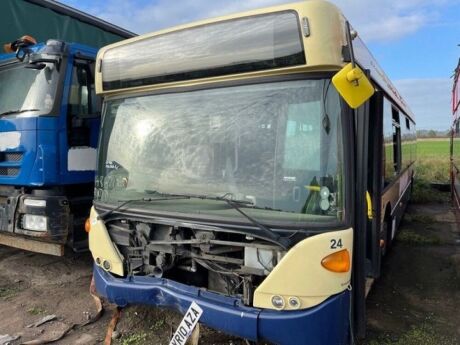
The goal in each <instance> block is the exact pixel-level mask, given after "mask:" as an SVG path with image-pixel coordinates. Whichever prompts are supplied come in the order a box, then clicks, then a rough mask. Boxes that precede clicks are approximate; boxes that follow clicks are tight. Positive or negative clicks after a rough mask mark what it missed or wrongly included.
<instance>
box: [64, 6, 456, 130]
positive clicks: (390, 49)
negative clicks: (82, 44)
mask: <svg viewBox="0 0 460 345" xmlns="http://www.w3.org/2000/svg"><path fill="white" fill-rule="evenodd" d="M61 2H63V3H65V4H67V5H70V6H72V7H75V8H78V9H79V10H82V11H84V12H88V13H90V14H92V15H95V16H97V17H100V18H102V19H104V20H107V21H109V22H111V23H114V24H116V25H119V26H121V27H123V28H125V29H128V30H131V31H133V32H136V33H139V34H142V33H146V32H151V31H155V30H158V29H161V28H165V27H169V26H174V25H177V24H182V23H187V22H191V21H194V20H198V19H203V18H209V17H212V16H218V15H224V14H229V13H232V12H238V11H243V10H248V9H253V8H258V7H264V6H268V5H273V4H280V3H289V2H292V1H285V0H61ZM332 2H334V3H335V4H337V5H338V6H339V7H340V8H341V9H342V11H343V12H344V13H345V15H346V16H347V17H348V18H349V20H350V22H351V23H352V25H353V26H354V27H355V28H356V29H357V31H358V33H359V35H360V36H361V37H362V38H363V39H364V41H365V42H366V44H367V45H368V47H369V48H370V50H371V52H372V53H373V54H374V56H375V57H376V59H377V60H378V61H379V63H380V64H381V65H382V67H383V69H384V70H385V72H386V73H387V74H388V76H389V77H390V79H392V80H393V82H394V83H395V85H396V87H397V88H398V90H399V91H400V92H401V94H402V95H403V97H404V98H405V99H406V101H407V103H408V104H409V106H410V107H411V109H412V111H413V112H414V114H415V116H416V119H417V126H418V128H419V129H437V130H443V129H448V128H449V126H450V121H451V105H450V103H451V89H452V79H451V76H452V73H453V70H454V68H455V67H456V65H457V61H458V59H459V57H460V47H458V46H457V45H458V44H460V0H431V1H428V0H342V1H340V0H333V1H332Z"/></svg>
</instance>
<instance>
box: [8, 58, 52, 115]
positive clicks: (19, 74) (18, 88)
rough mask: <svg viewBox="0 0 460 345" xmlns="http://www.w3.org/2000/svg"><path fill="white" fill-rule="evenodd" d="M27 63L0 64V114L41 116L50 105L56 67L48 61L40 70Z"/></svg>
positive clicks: (47, 111)
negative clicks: (28, 65) (29, 66)
mask: <svg viewBox="0 0 460 345" xmlns="http://www.w3.org/2000/svg"><path fill="white" fill-rule="evenodd" d="M26 66H27V65H26V64H22V63H17V64H8V65H5V66H0V115H10V114H12V115H19V114H23V115H24V116H30V113H29V112H32V115H35V114H40V115H43V114H48V113H49V112H50V111H51V109H52V108H53V105H54V98H55V94H56V86H57V82H58V78H59V77H58V72H57V71H56V68H55V66H54V65H53V64H47V66H46V67H45V68H43V69H41V70H39V69H32V68H26Z"/></svg>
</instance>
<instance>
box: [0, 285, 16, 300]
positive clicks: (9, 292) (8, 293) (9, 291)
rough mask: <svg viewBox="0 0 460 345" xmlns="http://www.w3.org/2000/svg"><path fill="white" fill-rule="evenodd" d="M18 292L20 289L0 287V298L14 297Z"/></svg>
mask: <svg viewBox="0 0 460 345" xmlns="http://www.w3.org/2000/svg"><path fill="white" fill-rule="evenodd" d="M19 291H20V289H19V288H18V287H15V286H6V287H0V298H2V299H8V298H10V297H13V296H15V295H16V294H17V293H18V292H19Z"/></svg>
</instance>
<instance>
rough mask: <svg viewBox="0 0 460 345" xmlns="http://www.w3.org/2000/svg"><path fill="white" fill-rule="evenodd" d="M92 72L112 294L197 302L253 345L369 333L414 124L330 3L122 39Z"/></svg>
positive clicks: (411, 155)
mask: <svg viewBox="0 0 460 345" xmlns="http://www.w3.org/2000/svg"><path fill="white" fill-rule="evenodd" d="M95 84H96V92H97V93H98V94H99V95H101V96H103V99H104V105H103V115H102V124H101V132H100V137H99V145H98V162H97V172H96V182H95V184H96V186H95V198H94V203H93V208H92V209H91V214H90V217H89V219H88V231H89V246H90V250H91V252H92V256H93V258H94V262H95V265H94V280H95V285H96V289H97V291H98V292H99V293H100V294H101V295H102V296H105V297H106V298H108V300H109V301H111V302H113V303H116V304H117V305H119V306H126V305H130V304H149V305H152V306H156V307H166V308H172V309H175V310H177V311H179V312H181V313H182V314H185V313H186V312H187V310H188V308H189V307H190V306H198V307H199V308H200V310H201V311H202V312H201V313H198V312H197V314H196V315H197V316H196V318H197V317H199V318H200V319H199V321H200V322H201V323H202V324H204V325H207V326H209V327H212V328H215V329H218V330H220V331H223V332H226V333H228V334H232V335H236V336H239V337H242V338H245V339H247V340H249V341H253V342H257V341H268V342H271V343H276V344H348V343H349V342H350V339H351V338H352V337H354V336H357V337H362V336H364V332H365V294H366V281H368V279H375V278H377V277H378V276H379V274H380V265H381V258H382V256H383V254H384V253H385V252H386V250H387V249H388V247H389V245H390V244H391V241H392V239H393V238H394V234H395V231H396V228H397V226H398V224H399V222H400V220H401V217H402V215H403V211H404V208H405V205H406V204H407V201H408V199H409V196H410V191H411V186H412V183H413V178H414V164H413V163H414V160H415V142H414V141H415V122H414V116H413V114H412V113H411V111H410V110H409V108H408V106H407V105H406V103H405V102H404V100H403V98H402V97H401V96H400V94H399V93H398V92H397V90H396V88H395V87H394V86H393V84H392V83H391V82H390V80H389V79H388V77H387V76H386V75H385V73H384V72H383V71H382V69H381V68H380V67H379V65H378V64H377V62H376V61H375V59H374V58H373V57H372V55H371V54H370V53H369V51H368V49H367V48H366V47H365V45H364V44H363V42H362V41H361V39H360V38H359V36H358V35H357V32H356V31H355V30H354V29H353V28H352V27H351V26H350V24H349V23H348V21H347V20H346V19H345V17H344V16H343V15H342V14H341V12H340V10H339V9H338V8H337V7H336V6H334V5H333V4H331V3H329V2H326V1H318V0H314V1H303V2H299V3H293V4H287V5H279V6H274V7H269V8H264V9H259V10H254V11H249V12H244V13H239V14H234V15H230V16H226V17H221V18H217V19H211V20H204V21H200V22H197V23H193V24H189V25H182V26H179V27H175V28H172V29H166V30H163V31H159V32H156V33H152V34H146V35H142V36H139V37H136V38H133V39H128V40H125V41H123V42H119V43H116V44H112V45H109V46H106V47H103V48H102V49H101V50H100V51H99V52H98V56H97V60H96V82H95ZM185 321H186V319H184V322H185ZM189 325H193V324H192V322H191V321H190V320H189ZM185 333H187V332H185ZM183 337H185V336H183V334H182V335H181V334H176V335H175V336H174V339H173V340H172V343H177V344H181V343H183Z"/></svg>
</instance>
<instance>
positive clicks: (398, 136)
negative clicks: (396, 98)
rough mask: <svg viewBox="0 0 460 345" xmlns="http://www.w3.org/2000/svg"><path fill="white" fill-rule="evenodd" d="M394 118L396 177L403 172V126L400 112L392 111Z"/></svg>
mask: <svg viewBox="0 0 460 345" xmlns="http://www.w3.org/2000/svg"><path fill="white" fill-rule="evenodd" d="M392 114H393V116H392V118H393V157H394V160H393V166H394V172H393V174H394V175H397V174H399V173H400V172H401V125H400V122H399V112H398V110H396V109H395V108H393V109H392Z"/></svg>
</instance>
